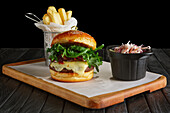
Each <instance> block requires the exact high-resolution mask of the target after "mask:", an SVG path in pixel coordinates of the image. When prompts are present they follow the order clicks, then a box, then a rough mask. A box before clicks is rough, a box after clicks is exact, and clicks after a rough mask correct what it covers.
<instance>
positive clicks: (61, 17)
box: [43, 6, 72, 25]
mask: <svg viewBox="0 0 170 113" xmlns="http://www.w3.org/2000/svg"><path fill="white" fill-rule="evenodd" d="M71 16H72V11H67V12H66V11H65V9H64V8H59V9H58V12H57V10H56V8H55V7H54V6H49V7H48V10H47V14H44V16H43V23H44V24H46V25H49V24H50V22H54V23H56V24H60V25H64V22H65V21H67V20H69V19H70V18H71Z"/></svg>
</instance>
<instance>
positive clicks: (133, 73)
mask: <svg viewBox="0 0 170 113" xmlns="http://www.w3.org/2000/svg"><path fill="white" fill-rule="evenodd" d="M115 47H118V45H110V46H107V48H106V49H107V53H108V56H109V58H110V62H111V68H112V75H113V77H114V78H116V79H119V80H129V81H130V80H139V79H142V78H144V77H145V74H146V68H147V59H148V57H149V56H150V55H152V54H153V53H152V52H151V51H148V52H145V53H135V54H122V53H116V52H113V51H110V49H112V50H114V48H115Z"/></svg>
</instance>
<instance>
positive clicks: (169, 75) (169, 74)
mask: <svg viewBox="0 0 170 113" xmlns="http://www.w3.org/2000/svg"><path fill="white" fill-rule="evenodd" d="M154 56H155V58H156V59H157V61H158V63H159V64H160V65H161V67H162V68H163V69H164V71H165V72H166V73H167V74H168V78H169V77H170V73H169V72H168V71H167V70H166V68H165V67H164V66H163V64H162V63H161V62H160V61H159V59H158V58H157V56H156V55H155V54H154ZM168 78H167V79H168ZM168 85H170V84H168Z"/></svg>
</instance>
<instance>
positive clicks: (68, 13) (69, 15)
mask: <svg viewBox="0 0 170 113" xmlns="http://www.w3.org/2000/svg"><path fill="white" fill-rule="evenodd" d="M71 16H72V11H67V20H69V19H70V18H71Z"/></svg>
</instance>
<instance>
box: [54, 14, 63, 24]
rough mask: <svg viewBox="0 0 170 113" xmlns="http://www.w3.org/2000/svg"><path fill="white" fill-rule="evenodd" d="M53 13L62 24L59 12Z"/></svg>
mask: <svg viewBox="0 0 170 113" xmlns="http://www.w3.org/2000/svg"><path fill="white" fill-rule="evenodd" d="M55 13H56V18H57V20H58V22H59V24H61V25H63V22H62V20H61V17H60V14H59V13H57V12H55Z"/></svg>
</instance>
